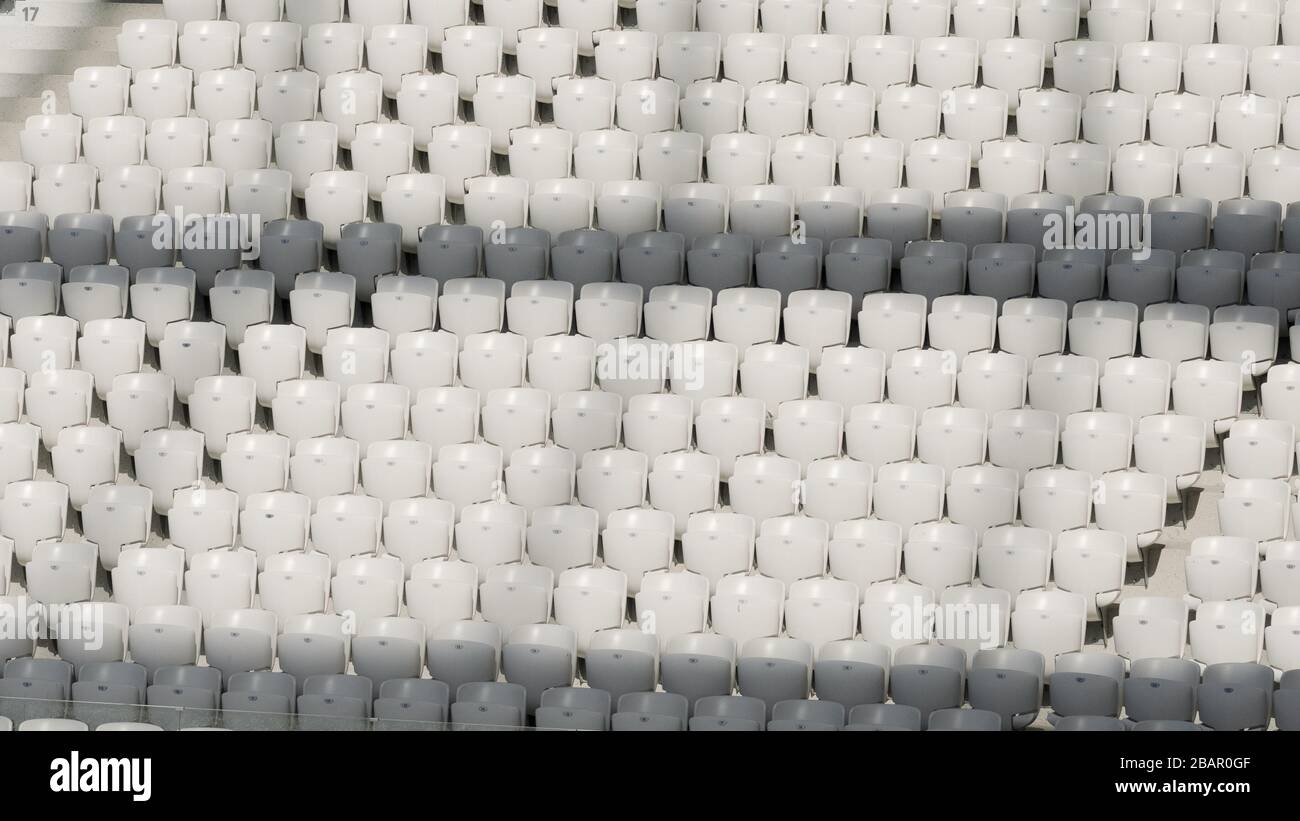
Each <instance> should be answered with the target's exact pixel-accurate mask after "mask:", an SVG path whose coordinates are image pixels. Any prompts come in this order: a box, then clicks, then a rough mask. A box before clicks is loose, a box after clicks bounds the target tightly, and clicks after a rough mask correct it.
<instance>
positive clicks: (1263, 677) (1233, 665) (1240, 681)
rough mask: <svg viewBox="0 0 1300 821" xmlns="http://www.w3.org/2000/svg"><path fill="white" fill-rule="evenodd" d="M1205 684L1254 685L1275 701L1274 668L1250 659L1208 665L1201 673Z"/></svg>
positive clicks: (1270, 703) (1269, 699) (1270, 701)
mask: <svg viewBox="0 0 1300 821" xmlns="http://www.w3.org/2000/svg"><path fill="white" fill-rule="evenodd" d="M1201 682H1202V683H1203V684H1219V685H1223V686H1225V687H1227V686H1233V687H1237V686H1240V687H1253V688H1255V689H1256V690H1262V691H1263V692H1264V694H1265V695H1266V696H1267V697H1268V702H1269V705H1270V707H1271V705H1272V703H1273V682H1274V678H1273V668H1271V667H1268V666H1267V665H1264V664H1258V663H1256V662H1253V661H1250V662H1246V661H1238V662H1222V663H1219V664H1211V665H1209V666H1207V667H1206V668H1205V670H1204V672H1203V673H1202V674H1201Z"/></svg>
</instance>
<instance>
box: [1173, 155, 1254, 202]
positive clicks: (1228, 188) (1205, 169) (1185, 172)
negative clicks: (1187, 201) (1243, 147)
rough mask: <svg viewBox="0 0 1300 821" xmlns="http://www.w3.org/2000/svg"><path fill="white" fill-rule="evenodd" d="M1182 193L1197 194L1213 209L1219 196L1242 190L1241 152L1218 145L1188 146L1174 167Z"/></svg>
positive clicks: (1235, 195) (1227, 196)
mask: <svg viewBox="0 0 1300 821" xmlns="http://www.w3.org/2000/svg"><path fill="white" fill-rule="evenodd" d="M1178 180H1179V183H1180V188H1181V190H1182V193H1183V195H1184V196H1188V197H1201V198H1204V199H1207V200H1209V201H1210V204H1211V205H1212V206H1213V207H1214V208H1215V209H1217V208H1218V206H1219V203H1220V202H1221V201H1222V200H1228V199H1235V198H1238V197H1241V196H1242V194H1243V193H1244V191H1245V184H1246V164H1245V160H1244V159H1243V157H1242V154H1241V152H1239V151H1236V150H1234V149H1231V148H1226V147H1224V146H1219V145H1208V146H1199V147H1195V148H1188V149H1187V150H1186V151H1184V152H1183V162H1182V164H1181V165H1180V166H1179V168H1178Z"/></svg>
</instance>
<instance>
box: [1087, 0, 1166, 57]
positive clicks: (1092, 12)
mask: <svg viewBox="0 0 1300 821" xmlns="http://www.w3.org/2000/svg"><path fill="white" fill-rule="evenodd" d="M1087 20H1088V36H1089V37H1091V38H1092V39H1094V40H1097V41H1100V42H1104V43H1114V44H1115V47H1116V48H1117V49H1120V48H1123V47H1124V46H1125V45H1126V44H1128V43H1132V42H1142V41H1144V40H1146V39H1147V29H1148V28H1149V27H1150V25H1151V5H1150V3H1149V1H1148V0H1096V2H1093V3H1092V4H1091V7H1090V8H1089V9H1088V12H1087Z"/></svg>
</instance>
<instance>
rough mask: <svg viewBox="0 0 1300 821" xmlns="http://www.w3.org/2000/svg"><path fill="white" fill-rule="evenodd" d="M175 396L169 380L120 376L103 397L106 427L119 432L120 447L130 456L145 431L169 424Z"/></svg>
mask: <svg viewBox="0 0 1300 821" xmlns="http://www.w3.org/2000/svg"><path fill="white" fill-rule="evenodd" d="M175 397H176V392H175V389H174V388H173V383H172V380H171V378H170V377H168V376H165V375H163V374H157V373H149V374H145V373H133V374H122V375H120V376H118V377H116V378H114V379H113V385H112V389H111V390H110V391H109V392H108V393H107V394H106V396H105V397H104V399H105V404H106V405H107V408H108V421H109V424H111V425H113V426H114V427H116V428H117V429H118V430H120V431H122V445H123V447H125V448H126V452H127V453H128V454H134V453H135V451H136V448H138V447H139V445H140V437H141V436H142V435H143V434H144V432H145V431H148V430H154V429H157V428H165V427H167V425H169V424H170V423H171V419H172V404H173V401H174V399H175Z"/></svg>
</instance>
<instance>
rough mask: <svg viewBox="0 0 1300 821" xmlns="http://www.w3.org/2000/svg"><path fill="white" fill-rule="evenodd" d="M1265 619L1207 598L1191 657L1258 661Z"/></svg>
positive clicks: (1190, 631)
mask: <svg viewBox="0 0 1300 821" xmlns="http://www.w3.org/2000/svg"><path fill="white" fill-rule="evenodd" d="M1225 5H1226V4H1225ZM1220 19H1222V18H1220ZM1263 623H1264V605H1263V604H1262V603H1260V602H1251V601H1215V602H1210V601H1207V602H1204V603H1202V604H1201V606H1200V607H1199V608H1198V609H1197V611H1196V618H1195V619H1194V620H1193V621H1192V622H1191V623H1189V624H1188V625H1187V640H1188V647H1189V651H1190V653H1191V657H1192V659H1194V660H1195V661H1197V662H1198V663H1200V664H1205V665H1211V664H1234V663H1235V664H1243V663H1245V664H1258V663H1259V659H1260V656H1261V655H1262V653H1263V651H1264V630H1263V629H1261V628H1260V625H1262V624H1263Z"/></svg>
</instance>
